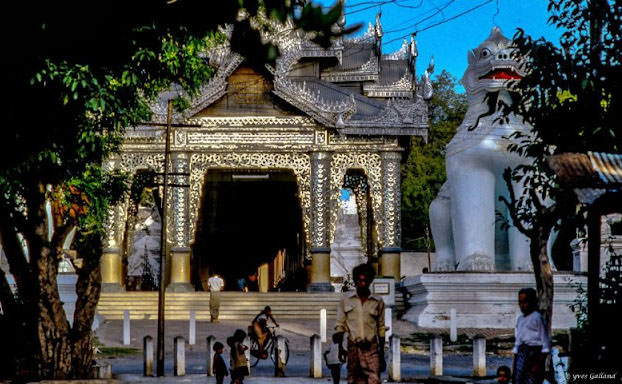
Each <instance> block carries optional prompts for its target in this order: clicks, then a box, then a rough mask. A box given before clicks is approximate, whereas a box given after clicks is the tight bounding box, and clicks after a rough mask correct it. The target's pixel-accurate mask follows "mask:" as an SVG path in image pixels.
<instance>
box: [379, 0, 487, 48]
mask: <svg viewBox="0 0 622 384" xmlns="http://www.w3.org/2000/svg"><path fill="white" fill-rule="evenodd" d="M493 1H495V0H486V1H484V2H483V3H480V4H478V5H476V6H474V7H472V8H469V9H467V10H466V11H464V12H461V13H459V14H457V15H454V16H452V17H450V18H448V19H444V20H441V21H439V22H437V23H434V24H431V25H428V26H427V27H425V28H423V29H419V30H416V32H415V33H419V32H424V31H427V30H429V29H431V28H435V27H438V26H439V25H443V24H445V23H448V22H450V21H452V20H455V19H457V18H459V17H462V16H464V15H466V14H468V13H471V12H473V11H475V10H477V9H479V8H481V7H483V6H484V5H486V4H489V3H492V2H493ZM408 36H410V34H407V35H403V36H400V37H397V38H395V39H392V40H389V41H387V42H386V43H383V45H385V44H390V43H392V42H394V41H398V40H402V39H404V38H406V37H408Z"/></svg>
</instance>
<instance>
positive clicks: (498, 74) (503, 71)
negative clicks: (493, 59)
mask: <svg viewBox="0 0 622 384" xmlns="http://www.w3.org/2000/svg"><path fill="white" fill-rule="evenodd" d="M522 78H523V77H522V76H521V75H519V74H518V72H516V70H515V69H514V68H513V67H511V66H497V67H493V69H492V70H490V72H488V73H486V74H485V75H484V76H480V78H479V79H480V80H482V79H489V80H520V79H522Z"/></svg>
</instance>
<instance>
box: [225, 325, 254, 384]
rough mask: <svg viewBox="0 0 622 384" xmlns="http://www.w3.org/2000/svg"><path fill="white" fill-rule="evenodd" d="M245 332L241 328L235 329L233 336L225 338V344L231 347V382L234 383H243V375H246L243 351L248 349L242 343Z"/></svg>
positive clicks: (246, 368) (246, 364)
mask: <svg viewBox="0 0 622 384" xmlns="http://www.w3.org/2000/svg"><path fill="white" fill-rule="evenodd" d="M245 338H246V332H244V331H243V330H241V329H238V330H237V331H235V333H234V334H233V336H231V337H229V338H227V344H229V347H231V382H232V383H235V384H242V383H244V376H248V375H249V374H250V372H249V371H248V359H247V358H246V354H245V353H244V351H246V350H247V349H248V347H247V346H246V345H244V339H245Z"/></svg>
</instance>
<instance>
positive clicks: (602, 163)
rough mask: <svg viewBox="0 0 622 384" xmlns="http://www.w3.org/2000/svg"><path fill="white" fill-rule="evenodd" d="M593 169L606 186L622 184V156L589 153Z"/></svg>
mask: <svg viewBox="0 0 622 384" xmlns="http://www.w3.org/2000/svg"><path fill="white" fill-rule="evenodd" d="M587 154H588V156H589V158H590V161H591V163H592V167H593V168H594V169H595V170H596V172H597V174H598V177H599V178H600V180H601V181H602V182H603V183H605V184H622V155H619V154H612V153H603V152H588V153H587Z"/></svg>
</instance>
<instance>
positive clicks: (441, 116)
mask: <svg viewBox="0 0 622 384" xmlns="http://www.w3.org/2000/svg"><path fill="white" fill-rule="evenodd" d="M432 86H433V87H434V96H433V97H432V100H430V103H429V106H428V117H429V121H430V129H429V131H428V142H427V143H426V142H424V140H423V139H422V138H420V137H415V138H413V140H412V143H411V145H410V148H409V152H408V158H407V159H406V162H405V163H404V164H403V165H402V186H401V188H402V238H403V240H402V241H403V245H404V247H405V248H406V249H413V250H417V251H423V250H427V247H428V245H429V246H430V248H433V247H432V236H431V234H430V231H429V226H430V218H429V215H428V208H429V207H430V203H431V202H432V200H434V198H435V197H436V195H437V194H438V191H439V190H440V189H441V186H442V185H443V183H444V182H445V180H446V178H447V177H446V175H445V146H446V145H447V143H448V142H449V140H451V138H452V137H453V136H454V134H455V133H456V129H457V128H458V126H459V125H460V123H461V122H462V119H463V118H464V114H465V112H466V109H467V101H466V95H465V94H464V93H458V92H456V79H455V78H454V77H453V76H452V75H451V74H450V73H449V72H447V71H445V70H443V71H442V72H441V73H440V74H439V75H438V76H437V77H436V78H434V79H433V80H432Z"/></svg>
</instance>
